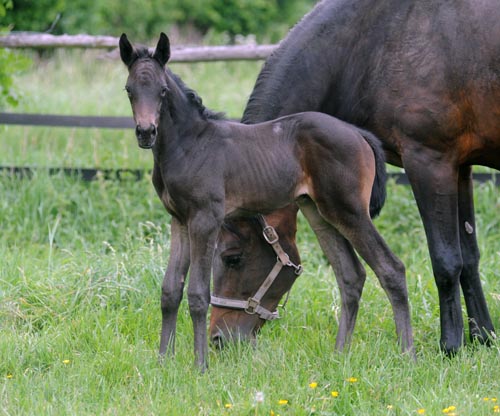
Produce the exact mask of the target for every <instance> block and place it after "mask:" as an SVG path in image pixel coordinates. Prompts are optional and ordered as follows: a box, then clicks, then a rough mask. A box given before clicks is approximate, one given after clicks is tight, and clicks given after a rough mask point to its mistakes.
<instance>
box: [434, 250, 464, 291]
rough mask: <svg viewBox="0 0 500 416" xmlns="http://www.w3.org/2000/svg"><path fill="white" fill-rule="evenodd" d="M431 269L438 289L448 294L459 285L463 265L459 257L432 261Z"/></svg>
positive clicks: (450, 256) (454, 256)
mask: <svg viewBox="0 0 500 416" xmlns="http://www.w3.org/2000/svg"><path fill="white" fill-rule="evenodd" d="M432 268H433V270H434V278H435V280H436V285H437V287H438V289H439V290H440V291H443V292H448V291H450V290H452V289H454V288H456V286H457V285H458V284H459V281H460V275H461V274H462V270H463V268H464V263H463V261H462V257H461V256H459V255H449V256H442V257H440V258H436V259H433V262H432Z"/></svg>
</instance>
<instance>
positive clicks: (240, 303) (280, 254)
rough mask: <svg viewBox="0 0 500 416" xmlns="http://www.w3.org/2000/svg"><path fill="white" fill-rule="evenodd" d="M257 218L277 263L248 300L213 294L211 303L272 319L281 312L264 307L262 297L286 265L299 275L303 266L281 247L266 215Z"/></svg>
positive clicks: (277, 316)
mask: <svg viewBox="0 0 500 416" xmlns="http://www.w3.org/2000/svg"><path fill="white" fill-rule="evenodd" d="M257 218H258V220H259V223H260V224H261V226H262V234H263V235H264V239H265V240H266V241H267V243H268V244H270V245H271V247H272V248H273V250H274V252H275V253H276V256H277V259H276V264H275V265H274V267H273V268H272V269H271V271H270V272H269V274H268V275H267V277H266V279H265V280H264V281H263V282H262V284H261V285H260V287H259V289H258V290H257V292H256V293H255V295H253V296H251V297H249V298H248V299H247V300H238V299H230V298H224V297H220V296H215V295H212V296H211V298H210V303H211V304H212V305H213V306H218V307H222V308H228V309H239V310H244V311H245V312H246V313H248V314H249V315H254V314H256V315H258V316H259V318H261V319H264V320H266V321H272V320H274V319H277V318H279V313H278V311H277V310H275V311H274V312H271V311H269V310H268V309H266V308H264V307H263V306H262V305H261V304H260V302H261V300H262V298H263V297H264V295H265V294H266V292H267V291H268V289H269V288H270V287H271V285H272V284H273V282H274V281H275V280H276V277H278V274H279V272H280V271H281V269H282V268H283V267H284V266H287V267H292V268H293V269H294V270H295V274H296V275H297V276H299V275H300V274H301V273H302V266H301V265H300V264H299V265H296V264H294V263H292V262H291V261H290V257H289V256H288V254H286V253H285V251H284V250H283V248H282V247H281V244H280V243H279V237H278V234H277V233H276V230H275V229H274V227H272V226H270V225H269V224H268V223H267V222H266V220H265V218H264V216H263V215H260V214H259V215H258V216H257ZM287 299H288V296H287ZM285 303H286V301H285Z"/></svg>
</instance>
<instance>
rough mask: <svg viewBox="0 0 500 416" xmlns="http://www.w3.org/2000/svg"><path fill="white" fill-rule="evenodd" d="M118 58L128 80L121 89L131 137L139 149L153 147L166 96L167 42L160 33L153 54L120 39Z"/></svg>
mask: <svg viewBox="0 0 500 416" xmlns="http://www.w3.org/2000/svg"><path fill="white" fill-rule="evenodd" d="M120 56H121V58H122V61H123V63H124V64H125V65H126V66H127V68H128V71H129V76H128V79H127V83H126V85H125V90H126V91H127V94H128V97H129V99H130V104H131V106H132V112H133V115H134V120H135V124H136V127H135V134H136V136H137V140H138V143H139V146H140V147H142V148H144V149H149V148H151V147H153V145H154V144H155V141H156V137H157V135H158V123H159V118H160V111H161V108H162V104H163V102H164V100H165V99H166V96H167V92H168V85H167V74H166V72H165V68H164V67H165V64H166V63H167V61H168V60H169V58H170V42H169V40H168V37H167V35H165V34H164V33H162V34H161V35H160V39H159V41H158V44H157V45H156V49H155V51H154V52H153V53H152V54H151V53H149V51H148V49H147V48H139V49H136V48H135V47H133V46H132V45H131V44H130V42H129V40H128V39H127V35H125V34H123V35H121V37H120Z"/></svg>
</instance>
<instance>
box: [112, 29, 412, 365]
mask: <svg viewBox="0 0 500 416" xmlns="http://www.w3.org/2000/svg"><path fill="white" fill-rule="evenodd" d="M120 56H121V59H122V61H123V62H124V63H125V65H126V66H127V67H128V70H129V76H128V79H127V84H126V87H125V89H126V91H127V93H128V97H129V99H130V103H131V106H132V112H133V115H134V120H135V122H136V131H135V133H136V136H137V140H138V144H139V146H140V147H141V148H145V149H152V152H153V158H154V168H153V178H152V180H153V184H154V187H155V189H156V192H157V193H158V196H159V197H160V199H161V200H162V202H163V204H164V206H165V208H166V209H167V211H168V212H169V213H170V214H171V216H172V223H171V233H172V235H171V248H170V258H169V263H168V267H167V270H166V273H165V277H164V280H163V285H162V297H161V309H162V330H161V340H160V355H161V356H163V355H164V354H165V353H166V352H167V349H168V350H169V352H171V353H172V354H173V352H174V341H175V330H176V321H177V312H178V308H179V303H180V301H181V298H182V293H183V289H184V283H185V280H186V275H187V273H188V269H189V272H190V278H189V284H188V290H187V292H188V301H189V312H190V315H191V319H192V321H193V327H194V351H195V361H196V363H197V364H198V365H199V366H200V367H201V368H202V369H205V368H206V365H207V349H208V345H207V328H206V318H207V310H208V306H209V303H210V276H211V269H212V259H213V255H214V249H215V245H216V241H217V237H218V234H219V230H220V227H221V225H222V223H223V221H224V218H226V217H229V216H243V215H255V214H257V213H263V214H266V213H270V212H272V211H274V210H276V209H278V208H281V207H284V206H286V205H288V204H290V203H291V202H294V201H296V202H297V204H298V205H299V207H300V209H301V211H302V212H303V214H304V216H305V217H306V218H307V220H308V222H309V224H310V225H311V227H312V229H313V230H314V232H315V233H316V236H317V238H318V240H319V243H320V245H321V248H322V250H323V251H324V253H325V255H326V257H327V258H328V260H329V262H330V264H331V265H332V267H333V269H334V271H335V275H336V278H337V281H338V284H339V287H340V292H341V297H342V314H343V317H344V318H343V319H342V320H341V325H340V327H339V333H338V336H337V343H336V347H337V348H338V349H342V348H343V347H344V344H345V343H346V342H348V341H349V338H350V336H351V333H352V329H353V327H354V323H355V320H356V313H357V306H358V302H359V299H360V297H361V291H362V289H363V285H364V281H365V274H364V270H362V266H361V265H360V263H359V261H358V260H357V257H356V254H355V252H354V249H356V251H357V252H358V253H359V254H360V255H361V257H362V258H363V259H364V260H365V261H366V262H367V263H368V265H369V266H370V267H371V268H372V269H373V270H374V272H375V274H376V275H377V277H378V279H379V280H380V282H381V284H382V287H383V288H384V289H385V291H386V293H387V296H388V297H389V300H390V302H391V305H392V308H393V312H394V318H395V323H396V332H397V336H398V339H399V342H400V343H401V346H402V349H403V351H412V350H413V338H412V329H411V324H410V312H409V305H408V294H407V288H406V280H405V269H404V266H403V264H402V263H401V261H399V260H398V259H397V257H396V256H395V255H394V254H393V253H392V252H391V251H390V249H389V248H388V246H387V244H386V243H385V242H384V240H383V239H382V237H381V236H380V235H379V233H378V232H377V230H376V229H375V227H374V225H373V223H372V221H371V219H370V212H369V211H370V198H372V199H374V200H375V205H377V208H376V210H377V211H379V210H380V208H381V207H382V205H383V202H384V199H385V165H384V160H383V156H382V151H381V149H380V145H379V143H378V141H377V139H376V138H375V137H374V136H373V135H371V134H370V133H368V132H366V131H362V130H360V129H358V128H356V127H354V126H352V125H350V124H347V123H344V122H342V121H340V120H338V119H335V118H333V117H330V116H328V115H325V114H321V113H300V114H296V115H292V116H287V117H283V118H280V119H277V120H274V121H270V122H266V123H262V124H257V125H252V126H248V125H243V124H240V123H234V122H230V121H228V120H224V119H222V118H221V117H220V116H218V115H216V114H214V113H212V112H210V111H209V110H207V109H206V108H205V107H204V106H203V105H202V104H201V100H200V99H199V97H198V96H197V95H196V94H195V93H194V91H192V90H189V89H188V88H187V87H186V86H185V85H184V84H183V83H182V81H181V80H180V79H179V78H178V77H177V76H175V75H174V74H173V73H172V72H170V70H168V69H166V68H165V64H166V63H167V61H168V59H169V57H170V43H169V40H168V37H167V36H166V35H165V34H164V33H162V34H161V35H160V39H159V41H158V44H157V46H156V49H155V51H154V53H152V54H151V53H149V52H148V50H147V49H146V48H142V49H140V48H139V49H137V48H134V47H133V46H132V45H131V44H130V42H129V41H128V39H127V37H126V35H125V34H123V35H122V36H121V38H120ZM372 188H373V189H372ZM372 193H373V196H372ZM353 248H354V249H353Z"/></svg>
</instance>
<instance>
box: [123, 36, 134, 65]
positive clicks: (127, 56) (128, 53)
mask: <svg viewBox="0 0 500 416" xmlns="http://www.w3.org/2000/svg"><path fill="white" fill-rule="evenodd" d="M119 45H120V57H121V58H122V61H123V63H124V64H125V65H127V66H128V67H130V65H131V64H132V62H133V61H134V60H135V50H134V47H133V46H132V44H131V43H130V42H129V40H128V38H127V35H126V34H125V33H123V34H122V35H121V36H120V42H119Z"/></svg>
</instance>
